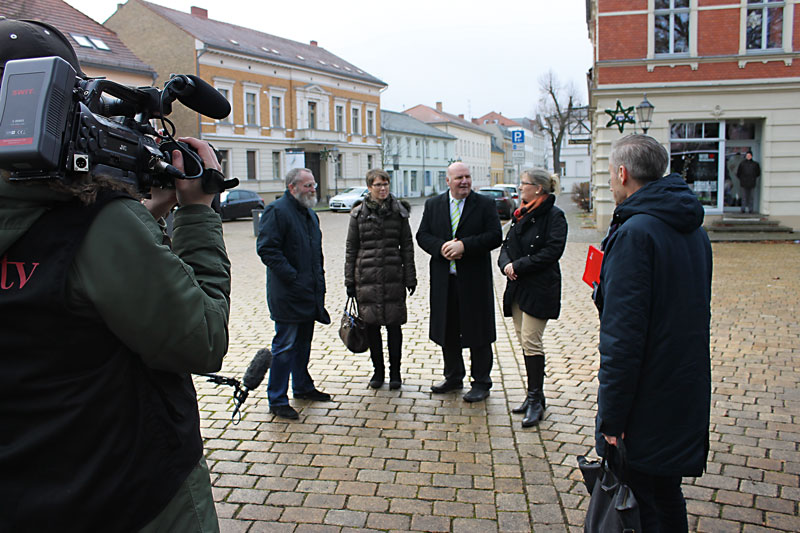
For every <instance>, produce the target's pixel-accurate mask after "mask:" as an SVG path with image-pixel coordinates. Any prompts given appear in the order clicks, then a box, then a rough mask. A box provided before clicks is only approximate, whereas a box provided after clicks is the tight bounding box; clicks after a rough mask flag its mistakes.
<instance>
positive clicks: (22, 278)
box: [0, 255, 39, 291]
mask: <svg viewBox="0 0 800 533" xmlns="http://www.w3.org/2000/svg"><path fill="white" fill-rule="evenodd" d="M27 265H28V263H24V262H22V261H9V260H8V255H4V256H3V258H2V259H0V290H4V291H7V290H10V289H14V288H16V289H22V288H23V287H24V286H25V285H26V284H27V283H28V282H29V281H30V280H31V278H32V277H33V272H34V271H35V270H36V267H38V266H39V263H33V262H32V263H30V265H31V267H30V271H27V268H28V266H27ZM14 267H16V275H15V272H14V270H15V269H14Z"/></svg>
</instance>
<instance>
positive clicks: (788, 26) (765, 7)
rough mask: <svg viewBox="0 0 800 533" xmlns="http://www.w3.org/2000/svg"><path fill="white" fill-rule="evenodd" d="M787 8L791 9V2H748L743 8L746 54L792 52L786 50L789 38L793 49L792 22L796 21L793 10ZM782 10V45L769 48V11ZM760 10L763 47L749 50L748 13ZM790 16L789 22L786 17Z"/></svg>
mask: <svg viewBox="0 0 800 533" xmlns="http://www.w3.org/2000/svg"><path fill="white" fill-rule="evenodd" d="M787 7H791V6H790V5H789V2H786V1H782V0H781V1H776V2H770V1H768V0H761V1H760V2H756V3H750V2H749V1H746V2H745V3H744V6H743V7H742V43H741V44H742V46H741V48H742V49H743V51H744V53H747V54H753V53H755V54H758V53H765V52H767V53H768V52H780V51H791V50H786V41H787V38H788V40H789V42H790V47H789V48H791V40H792V22H793V19H794V16H793V10H790V9H787ZM777 8H780V9H781V10H782V11H783V21H782V26H781V43H780V45H778V46H776V47H773V48H769V47H768V43H769V34H768V30H769V19H768V15H769V10H770V9H777ZM754 10H759V11H761V47H760V48H748V46H747V26H748V24H749V20H748V18H749V17H748V12H749V11H754ZM787 16H790V17H791V18H790V20H788V21H787V19H786V17H787Z"/></svg>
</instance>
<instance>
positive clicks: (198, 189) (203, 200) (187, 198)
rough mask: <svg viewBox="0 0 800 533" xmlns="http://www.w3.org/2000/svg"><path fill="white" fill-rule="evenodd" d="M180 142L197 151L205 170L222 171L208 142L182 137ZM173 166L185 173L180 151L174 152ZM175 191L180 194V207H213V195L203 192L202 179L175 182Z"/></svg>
mask: <svg viewBox="0 0 800 533" xmlns="http://www.w3.org/2000/svg"><path fill="white" fill-rule="evenodd" d="M178 140H179V141H183V142H185V143H186V144H188V145H189V146H191V147H192V148H194V149H195V151H196V152H197V154H198V155H199V156H200V159H202V160H203V165H204V166H205V168H213V169H216V170H222V167H221V166H220V164H219V161H217V156H216V155H215V154H214V150H212V149H211V147H210V146H209V145H208V143H207V142H205V141H201V140H199V139H195V138H194V137H180V138H179V139H178ZM172 165H173V166H175V167H176V168H178V169H179V170H180V171H181V172H183V170H184V167H183V154H181V153H180V151H178V150H174V151H173V152H172ZM175 189H176V191H177V194H178V203H179V204H180V205H192V204H202V205H207V206H209V207H211V202H212V201H213V200H214V195H213V194H208V193H206V192H204V191H203V183H202V180H200V179H191V180H175Z"/></svg>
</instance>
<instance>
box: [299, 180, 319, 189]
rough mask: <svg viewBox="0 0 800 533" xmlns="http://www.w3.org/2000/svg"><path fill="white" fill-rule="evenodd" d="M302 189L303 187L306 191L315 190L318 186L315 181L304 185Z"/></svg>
mask: <svg viewBox="0 0 800 533" xmlns="http://www.w3.org/2000/svg"><path fill="white" fill-rule="evenodd" d="M302 187H304V188H306V189H316V188H317V187H318V185H317V182H316V181H312V182H311V183H306V184H305V185H303V186H302Z"/></svg>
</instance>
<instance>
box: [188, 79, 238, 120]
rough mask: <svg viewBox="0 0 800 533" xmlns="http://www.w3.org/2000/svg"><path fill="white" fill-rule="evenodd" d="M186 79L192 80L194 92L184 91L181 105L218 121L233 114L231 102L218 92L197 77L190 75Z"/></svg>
mask: <svg viewBox="0 0 800 533" xmlns="http://www.w3.org/2000/svg"><path fill="white" fill-rule="evenodd" d="M186 77H187V78H189V79H190V80H192V83H193V84H194V90H188V91H184V94H181V95H179V96H178V101H180V103H182V104H183V105H185V106H186V107H188V108H189V109H192V110H194V111H197V112H198V113H200V114H201V115H205V116H207V117H211V118H216V119H218V120H222V119H223V118H225V117H227V116H228V115H230V114H231V104H230V102H228V99H227V98H225V97H224V96H222V94H221V93H220V92H219V91H218V90H216V89H215V88H214V87H212V86H211V85H209V84H208V83H206V82H205V81H203V80H202V79H200V78H198V77H197V76H192V75H191V74H188V75H186Z"/></svg>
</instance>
